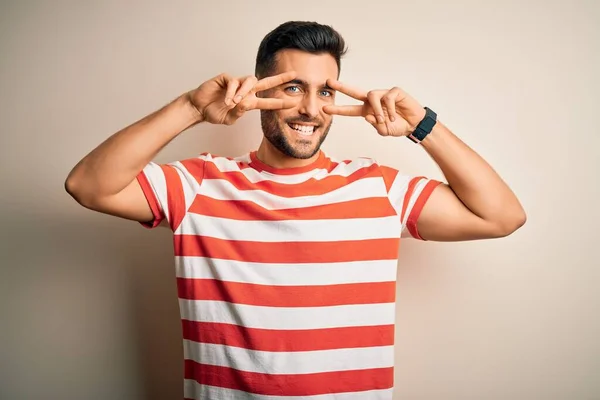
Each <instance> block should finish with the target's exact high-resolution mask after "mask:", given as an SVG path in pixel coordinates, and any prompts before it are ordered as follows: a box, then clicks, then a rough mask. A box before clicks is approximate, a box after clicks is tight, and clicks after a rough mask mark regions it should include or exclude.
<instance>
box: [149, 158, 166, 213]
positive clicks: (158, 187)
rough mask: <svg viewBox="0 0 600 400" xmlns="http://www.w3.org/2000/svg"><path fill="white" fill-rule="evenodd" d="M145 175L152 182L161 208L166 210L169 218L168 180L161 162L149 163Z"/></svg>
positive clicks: (151, 185)
mask: <svg viewBox="0 0 600 400" xmlns="http://www.w3.org/2000/svg"><path fill="white" fill-rule="evenodd" d="M143 172H144V175H146V178H147V179H148V182H149V183H150V187H151V188H152V191H153V192H154V195H155V196H156V200H157V201H158V204H159V205H160V207H161V209H162V210H163V211H164V214H165V216H166V218H167V220H168V218H169V216H170V213H169V202H168V200H167V181H166V178H165V173H164V172H163V170H162V168H161V167H160V165H159V164H157V163H155V162H150V163H148V164H147V165H146V166H145V167H144V169H143Z"/></svg>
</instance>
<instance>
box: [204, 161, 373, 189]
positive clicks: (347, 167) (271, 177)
mask: <svg viewBox="0 0 600 400" xmlns="http://www.w3.org/2000/svg"><path fill="white" fill-rule="evenodd" d="M201 158H202V159H204V160H205V161H206V162H212V163H213V164H215V166H216V167H217V169H218V170H219V171H221V172H241V173H242V174H244V176H245V177H246V179H248V180H249V181H250V182H252V183H256V182H262V181H273V182H277V183H285V184H298V183H302V182H306V181H307V180H308V179H311V178H312V179H316V180H320V179H323V178H326V177H328V176H344V177H347V176H350V175H352V174H353V173H354V172H356V171H358V170H359V169H361V168H365V167H369V166H371V165H373V164H374V161H373V160H371V159H368V158H357V159H355V160H352V161H351V162H349V163H348V164H346V163H341V162H340V163H339V164H338V165H337V166H336V167H335V168H334V169H333V171H331V172H328V171H327V170H326V169H324V168H315V169H313V170H311V171H308V172H303V173H300V174H293V175H278V174H273V173H270V172H268V171H261V172H259V171H257V170H256V169H254V168H243V169H240V167H239V165H238V164H237V163H238V162H240V161H241V162H246V163H247V162H249V157H248V156H244V157H240V158H238V159H234V160H233V161H232V160H229V159H227V158H225V157H214V158H213V157H206V156H202V157H201Z"/></svg>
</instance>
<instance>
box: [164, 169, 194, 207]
mask: <svg viewBox="0 0 600 400" xmlns="http://www.w3.org/2000/svg"><path fill="white" fill-rule="evenodd" d="M170 165H172V166H173V167H174V168H175V171H177V174H178V176H179V179H180V180H181V186H182V187H183V195H184V198H185V210H187V209H188V208H189V207H190V206H191V205H192V202H193V201H194V199H195V198H196V193H198V191H199V190H200V185H199V184H198V180H197V178H196V177H194V175H192V174H191V173H190V172H189V171H188V170H187V168H186V167H185V166H184V165H183V164H182V163H181V162H179V161H175V162H173V163H171V164H170Z"/></svg>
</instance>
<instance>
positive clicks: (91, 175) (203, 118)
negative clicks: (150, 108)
mask: <svg viewBox="0 0 600 400" xmlns="http://www.w3.org/2000/svg"><path fill="white" fill-rule="evenodd" d="M294 77H295V74H294V73H293V72H289V73H285V74H281V75H277V76H273V77H269V78H265V79H262V80H260V81H257V80H256V78H255V77H252V76H249V77H245V78H240V79H238V78H232V77H229V76H228V75H225V74H221V75H219V76H216V77H214V78H212V79H210V80H208V81H206V82H204V83H203V84H202V85H200V86H199V87H198V88H196V89H194V90H192V91H190V92H188V93H185V94H183V95H181V96H179V97H178V98H176V99H175V100H173V101H172V102H170V103H169V104H167V105H165V106H164V107H162V108H161V109H159V110H157V111H155V112H154V113H152V114H150V115H148V116H146V117H144V118H143V119H141V120H139V121H137V122H135V123H133V124H131V125H129V126H127V127H126V128H124V129H122V130H120V131H118V132H117V133H115V134H113V135H112V136H111V137H109V138H108V139H107V140H105V141H104V142H103V143H101V144H100V145H99V146H98V147H96V148H95V149H94V150H93V151H91V152H90V153H89V154H88V155H86V156H85V157H84V158H83V159H82V160H81V161H79V163H77V165H76V166H75V167H74V168H73V169H72V170H71V172H70V173H69V175H68V177H67V179H66V181H65V189H66V190H67V192H68V193H69V194H70V195H71V196H72V197H73V198H74V199H75V200H76V201H77V202H78V203H80V204H81V205H83V206H84V207H86V208H89V209H92V210H95V211H99V212H102V213H106V214H110V215H114V216H118V217H122V218H127V219H132V220H136V221H140V222H146V221H150V220H151V219H152V218H153V213H152V211H151V209H150V206H149V204H148V201H147V200H146V197H145V196H144V193H143V191H142V189H141V187H140V185H139V183H138V181H137V179H136V177H137V176H138V174H139V173H140V172H141V171H142V169H143V168H144V167H145V166H146V165H147V164H148V163H149V162H150V161H151V160H152V159H153V158H154V157H155V156H156V155H157V154H158V152H159V151H160V150H161V149H162V148H163V147H165V146H166V145H167V144H168V143H169V142H171V141H172V140H173V139H174V138H175V137H177V135H179V134H180V133H182V132H183V131H185V130H186V129H188V128H189V127H191V126H193V125H196V124H198V123H200V122H209V123H213V124H225V125H231V124H233V123H234V122H235V121H236V120H237V119H238V118H240V117H241V116H242V115H243V114H244V113H245V112H246V111H249V110H252V109H257V108H263V109H277V108H285V107H292V106H293V105H294V104H293V103H290V102H289V101H288V102H283V101H282V100H278V99H266V98H259V97H257V96H256V95H255V94H256V92H259V91H261V90H265V89H268V88H271V87H274V86H277V85H280V84H282V83H284V82H287V81H289V80H291V79H293V78H294Z"/></svg>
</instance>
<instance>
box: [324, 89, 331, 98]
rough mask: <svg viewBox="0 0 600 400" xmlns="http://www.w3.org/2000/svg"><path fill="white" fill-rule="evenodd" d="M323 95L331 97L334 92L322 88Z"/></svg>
mask: <svg viewBox="0 0 600 400" xmlns="http://www.w3.org/2000/svg"><path fill="white" fill-rule="evenodd" d="M321 96H325V97H331V96H333V93H332V92H331V91H329V90H322V91H321Z"/></svg>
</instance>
